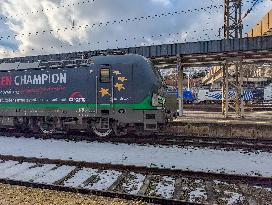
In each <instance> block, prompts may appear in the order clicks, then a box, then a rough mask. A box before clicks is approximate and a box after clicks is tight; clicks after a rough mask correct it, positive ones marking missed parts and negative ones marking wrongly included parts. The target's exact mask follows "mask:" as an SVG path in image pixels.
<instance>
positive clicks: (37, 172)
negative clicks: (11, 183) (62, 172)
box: [10, 164, 56, 182]
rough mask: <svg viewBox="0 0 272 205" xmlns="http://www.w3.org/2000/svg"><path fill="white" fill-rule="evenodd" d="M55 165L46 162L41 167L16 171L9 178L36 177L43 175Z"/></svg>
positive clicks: (26, 178) (27, 179)
mask: <svg viewBox="0 0 272 205" xmlns="http://www.w3.org/2000/svg"><path fill="white" fill-rule="evenodd" d="M55 167H56V165H54V164H46V165H43V166H41V167H35V168H32V169H28V170H26V171H24V172H21V173H18V174H16V175H13V176H12V177H10V179H14V180H20V181H25V182H27V181H30V180H31V179H37V178H39V177H42V176H44V175H45V174H46V173H47V172H49V171H50V170H51V169H53V168H55Z"/></svg>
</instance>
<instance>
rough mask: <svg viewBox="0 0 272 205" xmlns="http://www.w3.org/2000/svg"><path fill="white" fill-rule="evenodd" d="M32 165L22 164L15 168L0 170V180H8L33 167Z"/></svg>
mask: <svg viewBox="0 0 272 205" xmlns="http://www.w3.org/2000/svg"><path fill="white" fill-rule="evenodd" d="M34 165H35V164H33V163H22V164H16V165H15V166H12V167H10V168H9V169H5V170H1V172H0V178H1V179H5V178H10V177H12V176H13V175H16V174H19V173H21V172H24V171H26V170H28V169H29V168H30V167H32V166H34Z"/></svg>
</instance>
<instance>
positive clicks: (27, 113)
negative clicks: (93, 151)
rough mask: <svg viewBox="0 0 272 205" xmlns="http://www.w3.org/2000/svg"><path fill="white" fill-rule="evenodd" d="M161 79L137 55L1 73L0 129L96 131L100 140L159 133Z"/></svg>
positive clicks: (148, 62)
mask: <svg viewBox="0 0 272 205" xmlns="http://www.w3.org/2000/svg"><path fill="white" fill-rule="evenodd" d="M163 93H164V91H163V88H162V82H161V78H160V76H159V74H158V72H157V71H156V70H155V69H154V67H153V65H152V64H151V62H150V61H149V60H147V59H145V58H144V57H142V56H138V55H112V56H96V57H92V58H91V59H89V61H88V63H87V64H84V65H82V64H81V65H77V66H75V65H74V66H54V67H41V66H38V67H37V68H29V69H20V68H14V69H12V68H9V69H2V70H1V71H0V116H1V121H0V122H1V127H7V126H13V127H17V128H20V129H24V130H25V129H27V130H29V129H31V130H34V131H35V130H42V131H43V132H45V133H49V132H50V133H51V132H55V131H56V130H58V131H59V130H61V131H69V130H72V129H79V130H86V131H87V130H89V129H92V130H93V131H94V132H95V134H97V135H99V136H107V135H110V134H111V133H113V132H115V134H117V135H119V134H126V133H127V132H133V133H135V132H136V133H137V132H139V133H143V132H145V131H146V132H154V131H156V130H157V129H158V127H159V126H158V125H160V124H164V123H165V121H166V116H165V109H164V103H165V98H164V96H163Z"/></svg>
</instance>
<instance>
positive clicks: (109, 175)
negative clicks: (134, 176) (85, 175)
mask: <svg viewBox="0 0 272 205" xmlns="http://www.w3.org/2000/svg"><path fill="white" fill-rule="evenodd" d="M97 174H98V175H97V177H96V179H95V181H94V183H90V184H89V185H87V186H85V188H87V189H91V190H107V189H108V188H109V187H110V186H111V185H112V184H113V183H114V182H115V181H116V180H117V178H118V177H119V176H120V175H121V174H122V173H121V172H117V171H112V170H109V171H108V170H106V171H102V172H100V173H97Z"/></svg>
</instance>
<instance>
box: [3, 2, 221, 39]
mask: <svg viewBox="0 0 272 205" xmlns="http://www.w3.org/2000/svg"><path fill="white" fill-rule="evenodd" d="M214 8H215V9H218V8H223V5H218V6H216V5H209V6H207V7H201V8H194V9H187V10H180V11H175V12H165V13H160V14H154V15H148V16H140V17H130V18H126V19H119V20H113V21H106V22H98V23H93V24H85V25H78V26H72V27H62V28H57V29H50V30H42V31H36V32H35V31H34V32H29V33H21V34H14V35H7V36H0V41H1V40H2V39H7V40H9V39H13V38H14V39H16V37H18V36H32V35H34V36H37V35H44V34H47V33H48V34H52V33H58V32H65V31H77V30H79V29H88V28H94V27H95V26H97V27H102V26H109V25H114V24H121V23H128V22H135V21H145V20H148V19H157V18H161V17H168V16H174V15H181V14H187V13H193V12H199V11H209V10H212V9H214Z"/></svg>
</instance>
